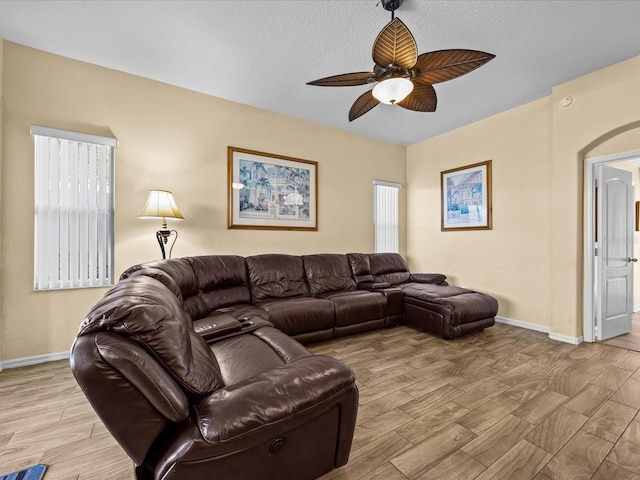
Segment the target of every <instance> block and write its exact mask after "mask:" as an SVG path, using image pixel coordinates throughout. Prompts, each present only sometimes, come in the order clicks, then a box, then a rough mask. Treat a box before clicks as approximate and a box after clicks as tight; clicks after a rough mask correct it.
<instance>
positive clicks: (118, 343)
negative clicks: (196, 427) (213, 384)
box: [95, 333, 189, 422]
mask: <svg viewBox="0 0 640 480" xmlns="http://www.w3.org/2000/svg"><path fill="white" fill-rule="evenodd" d="M95 344H96V347H97V348H98V352H100V356H101V357H102V358H103V359H104V361H105V362H107V363H108V364H109V365H111V366H112V367H113V368H115V369H116V370H118V371H119V372H120V374H121V375H122V376H123V377H125V378H126V379H127V380H128V381H129V382H131V384H132V385H133V386H135V387H136V388H137V389H138V390H139V391H140V393H141V394H142V395H143V396H144V397H145V398H146V399H147V400H148V401H149V403H150V404H151V405H153V406H154V407H155V409H156V410H158V412H160V413H161V414H162V415H163V416H165V417H166V418H167V420H169V421H171V422H178V421H180V420H184V419H186V418H187V417H188V416H189V401H188V399H187V396H186V395H185V393H184V392H183V391H182V390H181V389H180V387H179V386H178V384H177V383H176V382H175V380H173V378H172V377H171V375H170V374H169V373H168V372H167V371H166V370H165V369H164V368H163V367H162V366H161V365H160V364H159V363H158V362H157V361H156V360H155V359H154V358H153V357H152V356H151V355H150V354H149V353H147V352H146V351H145V350H144V349H143V348H141V347H140V346H139V345H137V344H135V343H134V342H132V341H130V340H128V339H126V338H122V337H120V336H115V335H109V334H107V333H98V334H96V336H95Z"/></svg>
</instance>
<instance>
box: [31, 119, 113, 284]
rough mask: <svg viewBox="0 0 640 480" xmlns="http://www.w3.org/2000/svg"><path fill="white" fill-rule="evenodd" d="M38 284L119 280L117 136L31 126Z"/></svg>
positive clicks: (93, 282) (35, 265) (106, 282)
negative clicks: (115, 180) (115, 223)
mask: <svg viewBox="0 0 640 480" xmlns="http://www.w3.org/2000/svg"><path fill="white" fill-rule="evenodd" d="M31 134H32V135H33V136H34V140H35V141H34V143H35V238H34V289H35V290H56V289H65V288H83V287H98V286H106V285H113V204H114V201H113V177H114V155H115V153H114V147H115V146H116V140H115V139H114V138H108V137H99V136H95V135H85V134H82V133H76V132H68V131H64V130H56V129H52V128H47V127H39V126H36V125H32V126H31Z"/></svg>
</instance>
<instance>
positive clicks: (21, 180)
mask: <svg viewBox="0 0 640 480" xmlns="http://www.w3.org/2000/svg"><path fill="white" fill-rule="evenodd" d="M2 65H3V66H4V97H5V111H4V125H3V128H2V130H3V132H4V144H3V147H2V150H3V153H4V159H5V163H4V166H3V167H4V168H3V182H2V210H1V215H2V231H3V232H11V234H10V235H4V236H3V242H2V273H1V279H0V280H1V282H2V283H1V288H2V291H1V292H2V295H1V297H0V298H2V301H3V304H2V319H3V323H4V331H3V333H4V335H3V337H2V341H3V346H2V348H3V350H2V357H0V358H2V359H4V360H9V359H16V358H22V357H27V356H33V355H39V354H47V353H52V352H61V351H65V350H68V349H69V347H70V345H71V342H72V340H73V338H74V336H75V333H76V331H77V328H78V326H79V324H80V322H81V320H82V318H83V316H84V314H85V313H86V311H87V310H88V309H89V308H90V307H91V305H92V304H93V303H94V302H95V301H97V300H98V299H99V298H100V297H101V296H102V295H103V294H104V292H105V289H85V290H70V291H59V292H37V293H36V292H33V289H32V285H33V220H32V218H33V139H32V137H31V136H30V135H29V126H30V125H31V124H38V125H44V126H48V127H53V128H62V129H69V130H76V131H80V132H85V133H93V134H101V135H113V136H115V137H116V138H117V139H118V141H119V148H118V149H117V151H116V190H115V192H116V219H115V229H116V245H115V248H116V252H115V254H116V274H118V275H119V273H120V272H121V271H122V270H123V269H125V268H126V267H128V266H130V265H132V264H135V263H139V262H144V261H147V260H153V259H156V258H158V257H159V255H160V251H159V248H158V245H157V243H156V240H155V236H154V232H155V231H156V230H157V229H158V227H159V226H160V225H159V223H158V222H154V221H151V220H139V219H138V218H137V217H138V215H139V214H140V212H141V211H142V208H143V207H144V203H145V201H146V198H147V193H148V190H149V189H151V188H164V189H169V190H172V191H173V192H174V195H175V198H176V202H177V203H178V206H179V207H180V209H181V211H182V213H183V214H184V216H185V218H186V220H185V221H184V222H180V223H174V224H171V226H172V227H175V228H177V229H178V230H179V232H180V237H179V239H178V241H177V243H176V247H175V249H174V251H173V256H174V257H179V256H185V255H199V254H218V253H219V254H223V253H224V254H239V255H249V254H257V253H266V252H287V253H295V254H301V253H320V252H348V251H372V250H373V224H372V203H373V193H372V192H373V187H372V181H373V180H374V179H380V180H388V181H392V182H398V183H401V184H404V182H405V178H406V171H405V169H406V164H405V149H404V148H403V147H399V146H395V145H390V144H387V143H384V142H380V141H375V140H372V139H370V138H366V137H362V136H357V135H353V134H349V133H345V132H342V131H338V130H335V129H331V128H326V127H323V126H320V125H317V124H313V123H309V122H304V121H300V120H296V119H293V118H289V117H285V116H282V115H278V114H274V113H270V112H267V111H264V110H259V109H256V108H253V107H248V106H244V105H240V104H237V103H233V102H229V101H225V100H222V99H219V98H215V97H211V96H207V95H202V94H198V93H195V92H192V91H187V90H184V89H180V88H177V87H173V86H169V85H166V84H162V83H159V82H155V81H151V80H147V79H144V78H141V77H136V76H133V75H128V74H124V73H121V72H117V71H114V70H108V69H105V68H101V67H97V66H93V65H89V64H86V63H82V62H78V61H74V60H70V59H67V58H63V57H60V56H56V55H52V54H48V53H45V52H42V51H38V50H33V49H29V48H26V47H23V46H20V45H16V44H13V43H10V42H4V61H3V62H2ZM229 145H232V146H237V147H242V148H248V149H252V150H258V151H263V152H269V153H275V154H281V155H286V156H291V157H296V158H301V159H307V160H314V161H317V162H318V164H319V166H318V180H319V188H318V191H319V198H318V203H319V215H318V223H319V230H318V231H317V232H278V231H259V230H228V229H227V223H226V222H227V220H226V213H227V146H229ZM401 192H402V193H401V220H402V224H401V230H400V231H401V238H400V245H401V249H402V253H405V245H406V239H405V235H404V232H405V231H406V226H405V194H404V192H405V189H402V190H401Z"/></svg>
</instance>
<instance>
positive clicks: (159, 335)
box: [78, 275, 223, 398]
mask: <svg viewBox="0 0 640 480" xmlns="http://www.w3.org/2000/svg"><path fill="white" fill-rule="evenodd" d="M98 332H109V333H111V334H118V335H122V336H124V337H127V338H129V339H130V340H132V341H134V342H136V343H138V344H139V345H141V346H142V347H143V348H144V349H145V350H146V351H148V352H149V353H151V354H152V356H153V357H154V358H155V359H157V360H158V362H159V363H160V364H161V365H162V366H163V367H164V368H165V370H166V371H167V372H169V373H170V374H171V375H172V376H173V378H174V379H175V380H176V381H177V383H178V384H179V385H180V386H181V387H182V389H183V390H184V392H185V394H186V395H187V396H188V397H190V398H199V397H200V396H202V395H205V394H207V393H209V392H212V391H214V390H216V389H218V388H220V387H222V386H223V381H222V376H221V374H220V368H219V366H218V362H217V361H216V359H215V357H214V355H213V353H212V352H211V350H210V349H209V347H208V346H207V344H206V342H205V341H204V340H203V339H202V337H200V335H198V334H197V333H196V332H195V331H194V330H193V327H192V326H191V319H190V318H189V317H188V315H186V313H185V311H184V310H183V308H182V303H181V302H180V301H179V299H178V298H177V297H176V296H175V295H172V294H171V293H170V291H169V290H168V289H167V287H165V286H164V285H163V284H162V283H161V282H160V281H158V280H156V279H155V278H152V277H149V276H146V275H133V276H131V277H129V278H125V279H123V280H120V282H118V284H117V285H115V286H114V287H113V288H111V289H110V290H109V291H108V292H107V293H106V294H105V296H104V297H103V298H102V300H100V301H99V302H98V303H97V304H96V305H95V306H94V307H93V308H92V309H91V310H90V311H89V313H88V314H87V316H86V317H85V319H84V320H83V322H82V325H81V326H80V332H79V333H78V336H79V337H80V336H83V335H87V334H92V333H98Z"/></svg>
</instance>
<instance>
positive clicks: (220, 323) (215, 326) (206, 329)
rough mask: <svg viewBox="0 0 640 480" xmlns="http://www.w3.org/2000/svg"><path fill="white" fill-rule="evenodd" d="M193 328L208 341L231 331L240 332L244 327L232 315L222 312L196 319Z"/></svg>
mask: <svg viewBox="0 0 640 480" xmlns="http://www.w3.org/2000/svg"><path fill="white" fill-rule="evenodd" d="M193 329H194V330H195V331H196V333H197V334H198V335H200V336H201V337H202V338H204V339H205V340H207V341H208V340H212V339H214V338H217V337H222V336H224V335H227V334H229V333H233V332H238V331H240V329H242V324H241V323H240V322H239V321H238V320H236V319H235V318H234V317H232V316H231V315H228V314H222V315H215V316H212V317H205V318H199V319H197V320H194V321H193Z"/></svg>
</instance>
